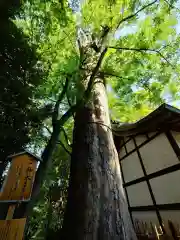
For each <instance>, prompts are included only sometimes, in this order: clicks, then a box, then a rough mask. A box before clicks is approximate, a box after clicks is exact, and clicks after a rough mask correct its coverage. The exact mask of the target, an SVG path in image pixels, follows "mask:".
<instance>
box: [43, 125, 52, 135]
mask: <svg viewBox="0 0 180 240" xmlns="http://www.w3.org/2000/svg"><path fill="white" fill-rule="evenodd" d="M44 128H45V129H46V130H47V131H48V133H49V134H50V135H51V134H52V132H51V130H50V129H49V128H48V127H47V126H45V125H44Z"/></svg>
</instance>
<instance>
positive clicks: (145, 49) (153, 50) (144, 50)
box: [108, 46, 174, 68]
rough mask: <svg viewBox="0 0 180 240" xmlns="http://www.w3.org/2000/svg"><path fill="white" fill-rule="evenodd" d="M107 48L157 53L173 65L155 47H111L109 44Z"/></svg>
mask: <svg viewBox="0 0 180 240" xmlns="http://www.w3.org/2000/svg"><path fill="white" fill-rule="evenodd" d="M108 48H112V49H116V50H125V51H135V52H154V53H157V54H159V56H161V57H162V58H163V59H164V60H165V61H166V62H167V63H168V64H169V65H170V66H171V67H173V65H172V64H171V63H170V62H169V61H168V60H167V58H165V57H164V55H163V54H162V53H161V52H160V51H159V50H156V49H149V48H126V47H113V46H109V47H108ZM173 68H174V67H173Z"/></svg>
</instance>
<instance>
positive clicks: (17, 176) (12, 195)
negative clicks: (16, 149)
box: [0, 154, 37, 201]
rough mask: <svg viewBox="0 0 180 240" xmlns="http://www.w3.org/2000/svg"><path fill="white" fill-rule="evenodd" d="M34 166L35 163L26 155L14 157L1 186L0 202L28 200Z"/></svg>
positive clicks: (34, 171) (33, 175)
mask: <svg viewBox="0 0 180 240" xmlns="http://www.w3.org/2000/svg"><path fill="white" fill-rule="evenodd" d="M36 166H37V161H36V160H35V159H33V158H32V157H31V156H29V155H27V154H24V155H20V156H17V157H15V158H14V159H13V160H12V162H11V167H10V169H9V172H8V175H7V177H6V180H5V182H4V184H3V187H2V191H1V193H0V201H3V200H4V201H7V200H21V201H22V200H28V199H30V196H31V190H32V186H33V182H34V177H35V173H36Z"/></svg>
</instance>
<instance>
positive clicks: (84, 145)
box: [56, 81, 136, 240]
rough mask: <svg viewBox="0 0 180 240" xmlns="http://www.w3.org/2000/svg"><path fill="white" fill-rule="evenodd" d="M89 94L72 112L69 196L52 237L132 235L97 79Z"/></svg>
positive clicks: (102, 89) (79, 238)
mask: <svg viewBox="0 0 180 240" xmlns="http://www.w3.org/2000/svg"><path fill="white" fill-rule="evenodd" d="M92 99H93V100H92V103H91V104H89V105H88V106H84V107H83V108H80V109H79V110H78V111H77V113H76V117H75V127H74V135H73V151H72V159H71V175H70V183H69V190H68V201H67V206H66V211H65V217H64V224H63V228H62V236H61V238H59V237H57V238H56V239H63V240H66V239H73V240H76V239H77V240H84V239H91V240H92V239H93V240H96V239H98V240H99V239H100V240H101V239H102V240H106V239H107V240H109V239H113V240H115V239H118V240H119V239H136V235H135V233H134V230H133V226H132V223H131V220H130V216H129V212H128V208H127V204H126V199H125V195H124V191H123V187H122V180H121V174H120V166H119V160H118V154H117V151H116V148H115V145H114V141H113V136H112V131H111V124H110V118H109V111H108V102H107V96H106V89H105V87H104V84H103V83H102V82H101V81H98V82H96V83H95V85H94V91H93V96H92Z"/></svg>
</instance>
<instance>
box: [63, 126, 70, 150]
mask: <svg viewBox="0 0 180 240" xmlns="http://www.w3.org/2000/svg"><path fill="white" fill-rule="evenodd" d="M61 129H62V131H63V134H64V137H65V139H66V142H67V145H68V146H69V147H71V146H70V144H69V142H70V141H69V139H68V136H67V133H66V131H65V129H64V128H63V127H61Z"/></svg>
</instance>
